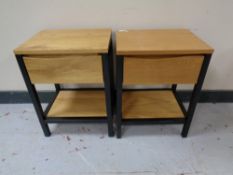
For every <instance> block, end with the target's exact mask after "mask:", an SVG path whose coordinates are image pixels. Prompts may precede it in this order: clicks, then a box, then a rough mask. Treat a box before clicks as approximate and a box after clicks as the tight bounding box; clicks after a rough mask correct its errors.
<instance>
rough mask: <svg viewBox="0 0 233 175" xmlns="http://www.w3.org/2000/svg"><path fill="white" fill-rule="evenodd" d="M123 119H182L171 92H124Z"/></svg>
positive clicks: (182, 115)
mask: <svg viewBox="0 0 233 175" xmlns="http://www.w3.org/2000/svg"><path fill="white" fill-rule="evenodd" d="M122 104H123V106H122V111H123V113H122V117H123V119H153V118H154V119H155V118H161V119H163V118H184V114H183V113H182V110H181V109H180V106H179V104H178V102H177V101H176V98H175V96H174V94H173V92H172V91H170V90H161V91H148V90H147V91H124V92H123V98H122Z"/></svg>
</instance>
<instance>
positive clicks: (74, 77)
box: [24, 55, 103, 84]
mask: <svg viewBox="0 0 233 175" xmlns="http://www.w3.org/2000/svg"><path fill="white" fill-rule="evenodd" d="M24 62H25V66H26V69H27V71H28V74H29V77H30V79H31V81H32V83H67V84H68V83H86V84H89V83H102V82H103V78H102V75H103V73H102V59H101V56H99V55H86V56H80V55H79V56H40V57H24Z"/></svg>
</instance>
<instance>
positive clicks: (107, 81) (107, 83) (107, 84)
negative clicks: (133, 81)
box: [102, 54, 114, 137]
mask: <svg viewBox="0 0 233 175" xmlns="http://www.w3.org/2000/svg"><path fill="white" fill-rule="evenodd" d="M110 59H112V57H111V56H110V55H109V54H103V55H102V63H103V64H102V65H103V77H104V91H105V101H106V102H105V103H106V109H107V121H108V135H109V136H110V137H112V136H114V131H113V109H112V98H113V97H112V89H113V87H112V81H113V80H111V79H112V77H111V73H110V72H111V71H112V70H111V61H110Z"/></svg>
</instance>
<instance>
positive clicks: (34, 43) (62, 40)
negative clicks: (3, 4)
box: [14, 29, 111, 55]
mask: <svg viewBox="0 0 233 175" xmlns="http://www.w3.org/2000/svg"><path fill="white" fill-rule="evenodd" d="M110 37H111V29H65V30H44V31H41V32H39V33H38V34H36V35H35V36H33V37H32V38H31V39H29V40H28V41H26V42H25V43H23V44H21V45H20V46H19V47H17V48H16V49H15V50H14V52H15V54H24V55H48V54H99V53H107V52H108V47H109V42H110Z"/></svg>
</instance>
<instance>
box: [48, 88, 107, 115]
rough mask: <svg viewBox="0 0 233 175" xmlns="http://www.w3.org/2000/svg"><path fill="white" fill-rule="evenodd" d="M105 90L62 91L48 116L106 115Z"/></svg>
mask: <svg viewBox="0 0 233 175" xmlns="http://www.w3.org/2000/svg"><path fill="white" fill-rule="evenodd" d="M106 116H107V114H106V104H105V94H104V91H98V90H96V91H90V90H88V91H60V92H59V94H58V96H57V98H56V100H55V101H54V103H53V105H52V107H51V109H50V111H49V113H48V117H51V118H53V117H106Z"/></svg>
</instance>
